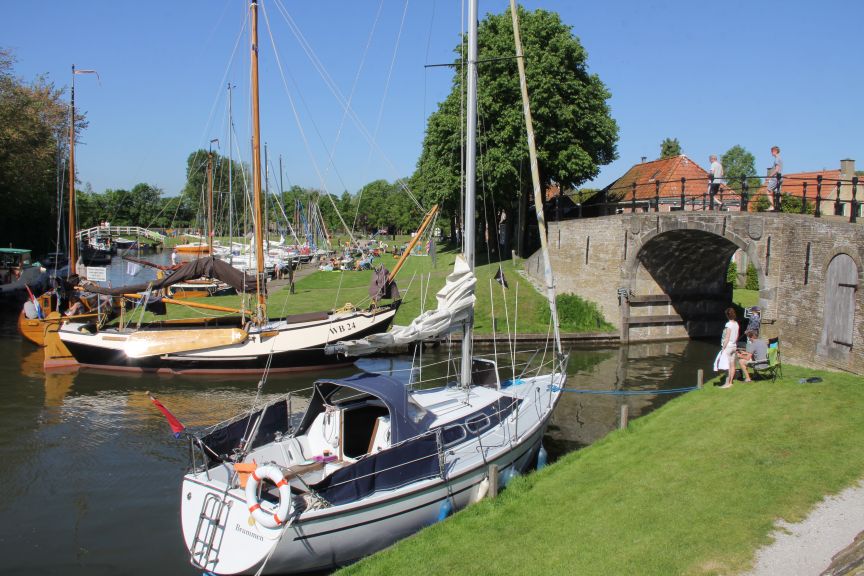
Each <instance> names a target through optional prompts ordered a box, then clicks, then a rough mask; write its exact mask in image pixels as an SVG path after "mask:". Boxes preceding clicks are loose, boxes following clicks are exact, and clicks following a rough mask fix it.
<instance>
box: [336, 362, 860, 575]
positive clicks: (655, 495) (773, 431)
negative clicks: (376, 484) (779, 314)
mask: <svg viewBox="0 0 864 576" xmlns="http://www.w3.org/2000/svg"><path fill="white" fill-rule="evenodd" d="M814 375H818V376H821V377H822V378H823V380H824V381H823V382H822V383H818V384H799V383H798V380H799V379H800V378H803V377H807V376H814ZM784 376H785V377H784V378H783V379H782V380H778V381H777V382H776V383H771V382H756V383H753V384H746V385H745V384H743V383H741V384H737V383H736V385H735V386H734V387H733V388H732V389H730V390H721V389H718V388H715V387H713V386H711V385H710V384H708V385H707V386H706V389H705V390H704V391H701V392H692V393H689V394H687V395H685V396H682V397H679V398H677V399H675V400H673V401H672V402H670V403H668V404H667V405H665V406H664V407H663V408H662V409H660V410H658V411H656V412H653V413H651V414H650V415H648V416H646V417H644V418H640V419H638V420H636V421H634V422H632V423H631V425H630V428H629V429H628V430H625V431H619V432H615V433H612V434H610V435H609V436H607V437H606V438H604V439H603V440H601V441H600V442H598V443H596V444H595V445H593V446H591V447H589V448H586V449H584V450H581V451H578V452H574V453H571V454H569V455H567V456H565V457H564V458H562V459H561V460H559V461H558V462H557V463H555V464H554V465H552V466H549V467H547V468H545V469H544V470H542V471H540V472H537V473H535V474H532V475H529V476H526V477H524V478H519V479H517V480H516V481H515V482H514V483H512V484H511V485H510V487H509V488H508V489H507V490H506V491H505V492H504V493H503V494H502V495H501V496H500V497H499V498H498V499H497V500H491V501H490V500H487V501H484V502H482V503H480V504H477V505H475V506H473V507H471V508H469V509H467V510H465V511H463V512H460V513H459V514H457V515H456V516H454V517H453V518H450V519H448V520H447V521H446V522H444V523H441V524H437V525H435V526H432V527H430V528H428V529H426V530H424V531H423V532H421V533H420V534H418V535H416V536H414V537H412V538H409V539H407V540H405V541H403V542H401V543H399V544H397V545H396V546H394V547H392V548H391V549H388V550H386V551H384V552H382V553H380V554H378V555H376V556H373V557H371V558H368V559H366V560H364V561H363V562H360V563H358V564H355V565H353V566H350V567H348V568H346V569H344V570H343V571H341V572H340V574H351V575H354V574H408V573H410V574H460V575H461V574H538V575H539V574H580V575H593V574H597V575H604V576H606V575H609V574H647V575H651V574H657V575H663V576H666V575H670V574H700V575H701V574H734V573H737V572H739V571H740V570H743V569H746V568H747V567H748V565H749V563H750V561H751V559H752V556H753V553H754V551H755V550H756V549H757V548H758V547H760V546H761V545H763V544H766V543H768V535H769V534H770V533H771V531H772V530H773V525H774V522H775V520H776V519H777V518H785V519H786V520H789V521H797V520H800V519H802V518H803V517H804V516H805V515H806V514H807V512H808V510H809V509H810V508H811V507H812V506H813V505H814V504H815V503H817V502H818V501H819V500H821V498H822V497H823V496H824V495H826V494H831V493H835V492H838V491H839V490H841V489H842V488H844V487H846V486H849V485H851V484H853V483H854V482H855V481H856V480H857V479H859V478H861V477H862V476H864V459H862V458H861V445H862V443H864V411H862V410H861V408H860V407H861V405H862V403H864V382H862V380H861V379H860V378H858V377H853V376H850V375H845V374H834V373H825V372H816V371H813V370H805V369H801V368H795V367H791V366H787V367H784Z"/></svg>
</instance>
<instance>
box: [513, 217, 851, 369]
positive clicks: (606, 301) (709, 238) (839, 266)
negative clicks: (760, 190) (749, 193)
mask: <svg viewBox="0 0 864 576" xmlns="http://www.w3.org/2000/svg"><path fill="white" fill-rule="evenodd" d="M549 246H550V251H551V257H552V266H553V269H554V270H555V274H556V283H557V288H558V292H559V293H574V294H578V295H579V296H582V297H583V298H586V299H589V300H592V301H594V302H596V303H597V304H598V305H599V306H600V308H601V309H602V311H603V313H604V315H605V316H606V318H607V320H609V321H610V322H612V323H613V324H615V325H616V326H617V328H618V329H619V331H620V336H621V340H622V342H628V341H651V340H666V339H676V338H698V337H717V338H718V349H719V336H720V334H721V332H722V329H723V324H724V323H725V317H724V314H723V311H724V309H725V308H726V307H727V306H728V305H729V303H730V302H731V298H732V293H731V287H730V286H729V285H728V284H727V283H726V272H727V269H728V265H729V261H730V259H731V257H732V256H733V254H735V253H736V251H738V250H741V251H743V252H744V253H746V256H747V258H746V259H747V260H748V261H749V262H751V263H752V264H753V266H754V267H755V268H756V271H757V273H758V276H759V286H760V290H759V304H760V306H761V308H762V311H763V314H762V316H763V329H762V334H763V336H765V337H775V336H779V337H780V339H781V350H782V357H783V359H784V360H785V361H793V362H795V363H798V364H801V365H805V366H813V367H820V368H829V369H839V370H847V371H851V372H854V373H857V374H864V354H862V350H864V328H862V327H864V322H862V321H861V320H862V314H864V301H862V300H864V297H862V290H861V284H862V280H864V227H862V225H861V224H853V223H849V222H845V221H842V220H840V219H833V218H830V217H826V218H814V217H813V216H808V215H798V214H785V213H779V214H778V213H758V214H751V213H731V212H700V213H682V212H678V213H644V214H620V215H613V216H604V217H598V218H582V219H577V220H566V221H562V222H552V223H550V224H549ZM525 267H526V269H527V271H528V273H529V274H531V275H532V276H534V277H535V278H537V279H538V280H540V281H541V282H542V276H543V268H542V264H541V262H540V255H539V252H538V253H535V254H534V255H532V256H531V257H530V258H529V259H528V260H527V261H526V262H525ZM742 320H743V319H742ZM744 324H745V325H746V322H744Z"/></svg>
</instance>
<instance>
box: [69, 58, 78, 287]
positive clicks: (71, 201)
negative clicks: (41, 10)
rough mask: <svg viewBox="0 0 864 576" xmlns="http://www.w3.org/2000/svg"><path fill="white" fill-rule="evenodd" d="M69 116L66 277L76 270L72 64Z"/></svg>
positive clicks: (73, 73)
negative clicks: (67, 252)
mask: <svg viewBox="0 0 864 576" xmlns="http://www.w3.org/2000/svg"><path fill="white" fill-rule="evenodd" d="M71 94H72V98H71V117H70V119H69V266H68V268H67V270H68V272H67V273H66V277H67V278H69V277H70V276H72V275H73V274H75V273H76V272H77V265H76V262H77V258H76V255H75V249H76V239H75V65H74V64H73V65H72V92H71Z"/></svg>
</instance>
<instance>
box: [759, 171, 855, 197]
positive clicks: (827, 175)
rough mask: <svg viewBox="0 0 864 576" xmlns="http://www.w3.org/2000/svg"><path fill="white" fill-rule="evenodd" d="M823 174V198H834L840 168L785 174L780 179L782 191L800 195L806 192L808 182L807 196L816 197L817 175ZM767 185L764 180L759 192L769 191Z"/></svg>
mask: <svg viewBox="0 0 864 576" xmlns="http://www.w3.org/2000/svg"><path fill="white" fill-rule="evenodd" d="M819 175H821V176H822V198H828V197H831V198H834V196H835V195H836V191H837V181H838V180H839V179H840V170H816V171H815V172H795V173H794V174H783V175H782V180H781V181H780V192H782V193H783V194H790V195H792V196H798V197H799V198H800V197H801V196H802V195H803V194H804V183H805V182H806V183H807V198H811V199H814V200H815V199H816V187H817V183H818V180H817V176H819ZM767 190H768V188H767V186H766V184H765V182H764V181H763V182H762V186H760V187H759V191H758V193H757V196H758V195H759V194H766V193H767Z"/></svg>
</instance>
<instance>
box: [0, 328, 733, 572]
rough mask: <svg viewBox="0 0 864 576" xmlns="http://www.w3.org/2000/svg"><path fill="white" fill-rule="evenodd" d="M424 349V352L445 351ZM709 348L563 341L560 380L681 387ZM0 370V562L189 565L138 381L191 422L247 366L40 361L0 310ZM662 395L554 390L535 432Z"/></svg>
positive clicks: (590, 386)
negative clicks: (68, 365)
mask: <svg viewBox="0 0 864 576" xmlns="http://www.w3.org/2000/svg"><path fill="white" fill-rule="evenodd" d="M424 354H425V358H424V361H425V362H434V361H435V360H437V359H445V354H446V353H445V352H444V350H443V349H437V350H428V351H427V352H425V353H424ZM714 354H716V346H714V345H713V343H705V342H698V341H690V342H669V343H661V344H646V345H631V346H629V347H621V348H616V349H589V350H580V349H574V350H573V351H572V355H571V359H570V364H569V367H568V372H569V375H570V377H569V379H568V388H572V389H577V390H618V391H626V390H648V389H673V388H681V387H688V386H694V385H695V383H696V371H697V369H699V368H702V369H704V370H706V374H708V371H709V370H710V365H711V361H712V359H713V356H714ZM403 360H405V361H410V358H406V359H403ZM356 370H357V369H356V368H354V367H351V368H341V369H334V370H329V371H327V372H326V375H327V376H330V377H336V376H340V375H341V376H347V375H349V374H352V373H354V372H356ZM324 374H325V373H323V372H318V373H306V374H299V375H297V374H295V375H290V376H275V377H271V378H269V379H268V381H267V383H266V385H265V386H264V388H263V391H264V395H265V396H270V395H272V396H276V395H279V394H282V393H284V392H287V391H290V390H298V389H302V388H307V387H309V386H310V385H311V384H312V382H313V381H314V380H315V379H316V378H318V377H320V376H323V375H324ZM0 382H2V388H0V391H2V394H3V400H2V402H0V460H2V462H3V465H2V470H3V472H2V477H3V479H4V486H3V488H4V489H3V490H2V491H0V519H2V522H0V558H2V563H0V566H2V567H0V574H16V575H17V574H22V575H23V574H62V575H64V576H76V575H87V576H98V575H103V574H104V575H109V574H110V575H118V574H123V575H127V574H128V575H139V574H140V575H146V576H152V575H153V574H181V575H182V574H189V575H192V574H200V570H196V569H194V568H193V567H192V566H191V565H190V564H189V561H188V555H187V552H186V549H185V547H184V544H183V538H182V535H181V532H180V517H179V499H180V482H181V478H182V475H183V474H184V472H185V471H186V467H187V463H188V458H187V457H188V446H187V444H186V443H185V442H184V441H183V440H177V439H175V438H174V437H173V435H172V434H171V431H170V429H169V427H168V425H167V423H166V421H165V419H164V417H163V416H162V415H161V413H159V412H158V411H157V410H156V409H155V408H154V407H153V405H152V404H151V403H150V401H149V399H148V396H147V392H148V391H149V392H151V393H152V394H153V395H155V396H156V397H158V398H159V399H160V400H161V401H162V403H163V404H164V405H166V406H167V407H168V408H169V409H171V410H172V412H174V414H175V415H176V416H177V417H178V418H179V419H180V420H181V421H182V422H183V423H184V424H186V425H187V427H190V428H195V427H199V426H206V425H209V424H213V423H216V422H219V421H221V420H223V419H225V418H228V417H230V416H232V415H234V414H235V413H236V412H238V411H240V410H243V409H246V408H248V407H249V406H250V405H251V403H252V401H253V400H254V397H255V395H256V388H257V386H256V384H257V381H256V379H255V378H253V377H221V378H213V377H200V376H197V377H180V376H157V375H147V374H144V375H129V374H112V373H109V372H95V371H81V372H79V373H76V374H45V373H44V372H43V370H42V351H41V349H37V348H36V347H35V346H32V345H31V344H30V343H28V342H26V341H23V340H22V339H21V338H20V336H18V334H17V331H16V327H15V323H14V318H12V317H11V316H7V317H4V318H0ZM673 397H674V395H668V394H667V395H650V394H649V395H645V394H639V395H629V396H628V395H620V394H619V395H595V394H579V393H566V394H564V397H563V399H562V401H561V402H560V404H559V406H558V408H557V410H556V412H555V415H554V421H553V423H552V424H551V425H550V428H549V431H548V433H547V436H546V439H545V441H544V442H545V445H546V447H547V449H548V450H549V452H550V456H551V457H552V458H555V457H558V456H560V455H561V454H564V453H566V452H568V451H571V450H576V449H579V448H581V447H584V446H587V445H589V444H591V443H592V442H594V441H596V440H597V439H599V438H601V437H603V436H604V435H605V434H607V433H609V432H610V431H611V430H614V429H615V428H616V427H617V425H618V418H619V414H620V407H621V405H622V403H626V404H627V405H628V407H629V414H630V417H631V419H632V418H636V417H639V416H642V415H644V414H647V413H649V412H650V411H652V410H654V409H656V408H658V407H660V406H662V405H663V404H664V403H665V402H667V401H668V400H670V399H671V398H673Z"/></svg>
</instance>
